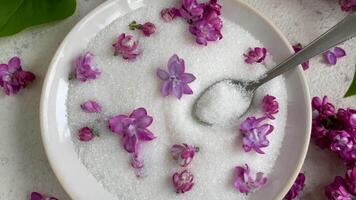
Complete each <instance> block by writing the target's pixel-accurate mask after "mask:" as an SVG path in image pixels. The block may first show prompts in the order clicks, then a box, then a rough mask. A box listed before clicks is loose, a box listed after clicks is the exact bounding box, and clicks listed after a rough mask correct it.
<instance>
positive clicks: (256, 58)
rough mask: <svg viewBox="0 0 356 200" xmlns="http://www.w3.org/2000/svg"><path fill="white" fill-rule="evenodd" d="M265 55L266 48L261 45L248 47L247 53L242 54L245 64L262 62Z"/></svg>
mask: <svg viewBox="0 0 356 200" xmlns="http://www.w3.org/2000/svg"><path fill="white" fill-rule="evenodd" d="M266 55H267V49H266V48H263V47H262V48H261V47H255V48H250V49H249V50H248V52H247V53H245V54H244V57H245V62H246V63H247V64H253V63H262V62H263V61H264V60H265V58H266Z"/></svg>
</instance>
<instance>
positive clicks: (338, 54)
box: [333, 47, 346, 58]
mask: <svg viewBox="0 0 356 200" xmlns="http://www.w3.org/2000/svg"><path fill="white" fill-rule="evenodd" d="M333 52H334V54H335V56H336V57H337V58H341V57H344V56H346V51H345V50H344V49H342V48H340V47H335V48H334V49H333Z"/></svg>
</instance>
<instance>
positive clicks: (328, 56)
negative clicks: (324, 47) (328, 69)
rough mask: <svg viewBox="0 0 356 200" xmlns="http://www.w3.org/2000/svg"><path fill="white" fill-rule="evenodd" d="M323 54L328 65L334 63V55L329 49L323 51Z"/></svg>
mask: <svg viewBox="0 0 356 200" xmlns="http://www.w3.org/2000/svg"><path fill="white" fill-rule="evenodd" d="M323 56H324V60H325V62H326V63H328V64H330V65H336V56H335V54H334V53H332V52H331V51H327V52H325V53H323Z"/></svg>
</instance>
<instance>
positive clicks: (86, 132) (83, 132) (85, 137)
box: [78, 127, 95, 142]
mask: <svg viewBox="0 0 356 200" xmlns="http://www.w3.org/2000/svg"><path fill="white" fill-rule="evenodd" d="M78 136H79V140H80V141H83V142H88V141H90V140H92V139H93V138H94V137H95V133H94V131H93V130H92V129H91V128H89V127H83V128H81V129H80V130H79V134H78Z"/></svg>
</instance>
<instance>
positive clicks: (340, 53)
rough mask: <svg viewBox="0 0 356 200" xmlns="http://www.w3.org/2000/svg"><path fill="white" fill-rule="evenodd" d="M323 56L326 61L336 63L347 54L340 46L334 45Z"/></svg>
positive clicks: (331, 63)
mask: <svg viewBox="0 0 356 200" xmlns="http://www.w3.org/2000/svg"><path fill="white" fill-rule="evenodd" d="M323 56H324V60H325V62H326V63H328V64H330V65H336V62H337V59H338V58H341V57H344V56H346V52H345V50H344V49H342V48H340V47H334V48H332V49H330V50H328V51H326V52H325V53H323Z"/></svg>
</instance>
